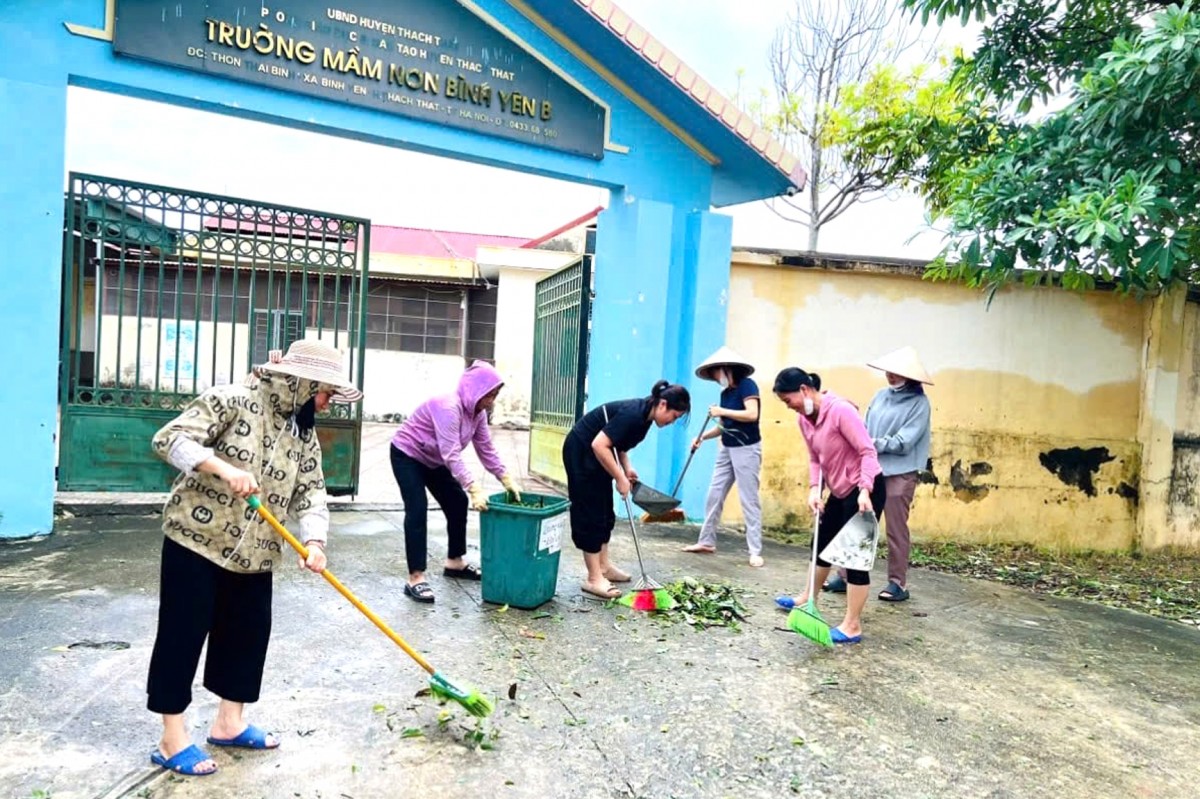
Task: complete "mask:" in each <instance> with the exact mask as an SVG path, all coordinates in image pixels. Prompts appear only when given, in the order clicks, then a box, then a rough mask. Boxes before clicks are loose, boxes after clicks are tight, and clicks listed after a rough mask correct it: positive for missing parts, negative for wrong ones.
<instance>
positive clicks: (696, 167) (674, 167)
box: [0, 0, 731, 537]
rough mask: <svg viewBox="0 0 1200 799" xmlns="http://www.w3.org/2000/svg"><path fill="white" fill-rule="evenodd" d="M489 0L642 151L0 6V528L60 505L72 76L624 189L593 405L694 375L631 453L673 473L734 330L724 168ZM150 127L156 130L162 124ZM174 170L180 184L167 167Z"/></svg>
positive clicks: (695, 473) (603, 228)
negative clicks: (228, 74) (538, 141)
mask: <svg viewBox="0 0 1200 799" xmlns="http://www.w3.org/2000/svg"><path fill="white" fill-rule="evenodd" d="M479 5H480V7H481V8H482V9H483V10H484V11H485V12H486V13H488V14H490V15H492V16H493V17H494V18H496V19H497V20H498V21H499V22H500V23H501V24H502V25H504V26H505V27H507V28H509V29H510V30H511V31H512V32H514V33H515V34H516V35H517V36H519V37H521V38H522V39H524V40H525V41H526V43H527V44H529V45H530V46H531V47H532V48H533V49H535V50H537V51H538V52H540V53H541V54H542V55H543V56H545V57H547V58H549V59H550V60H552V61H553V62H555V63H556V64H558V65H559V66H560V67H561V68H562V69H563V70H565V71H566V72H567V73H568V74H570V75H571V76H572V77H573V78H574V79H576V80H577V81H579V82H580V83H581V84H583V85H584V86H585V87H586V88H587V89H588V90H590V91H591V92H593V93H594V94H595V95H597V96H598V97H600V98H601V99H602V100H603V101H604V102H606V103H607V104H608V105H609V106H610V108H611V129H612V137H611V138H612V140H613V141H614V142H615V143H617V144H620V145H624V146H627V147H628V148H629V152H628V153H618V152H608V153H606V154H605V157H604V159H603V160H602V161H600V162H596V161H593V160H590V159H586V158H579V157H575V156H570V155H565V154H561V153H556V152H553V151H550V150H542V149H537V148H534V147H530V146H527V145H522V144H519V143H515V142H509V141H505V140H502V139H493V138H488V137H484V136H478V135H475V134H472V133H467V132H464V131H459V130H454V129H450V128H443V127H438V126H436V125H433V124H430V123H425V122H419V121H414V120H409V119H406V118H403V117H399V116H394V115H390V114H387V113H384V112H380V111H373V110H366V109H358V108H353V107H350V106H346V105H342V104H335V103H331V102H321V101H317V100H313V99H311V98H307V97H303V96H301V95H294V94H287V93H285V92H281V91H276V90H272V89H267V88H261V87H256V86H251V85H247V84H242V83H237V82H233V81H229V80H224V79H219V78H214V77H208V76H205V75H202V74H199V73H193V72H187V71H183V70H179V69H173V68H168V67H160V66H156V65H153V64H149V63H144V62H139V61H134V60H130V59H125V58H120V59H119V58H117V57H116V56H114V55H113V52H112V46H111V44H110V43H109V42H105V41H99V40H95V39H89V38H84V37H78V36H74V35H72V34H70V33H69V32H68V31H67V30H66V29H65V27H64V24H63V23H64V22H72V23H76V24H80V25H88V26H93V27H97V28H99V27H103V18H104V2H103V0H63V2H57V3H45V2H40V0H26V1H25V2H9V3H5V4H3V5H2V7H0V125H2V126H3V127H0V130H4V132H5V133H4V137H5V142H4V143H5V146H4V147H3V148H0V218H3V219H4V220H5V222H6V225H7V227H8V233H7V234H6V237H5V245H6V246H5V251H4V254H3V256H0V257H3V258H4V261H5V263H4V266H5V268H6V273H7V274H9V275H11V274H13V273H14V272H17V271H19V272H20V273H21V274H23V275H25V276H26V280H24V281H23V288H22V290H21V291H19V292H18V291H14V290H12V284H10V286H9V288H8V289H6V290H5V291H4V292H0V319H4V321H5V323H6V324H5V330H6V337H5V338H4V339H2V340H0V370H2V371H0V373H4V374H8V375H20V376H21V379H20V380H19V381H13V380H7V381H5V387H4V388H3V389H0V391H2V392H3V397H4V399H7V400H8V402H6V403H5V408H6V411H7V412H8V413H9V420H10V425H9V426H8V430H9V433H8V435H9V440H8V441H6V452H8V453H20V455H19V456H17V457H12V456H11V455H10V457H8V458H5V459H4V460H3V461H0V514H2V515H0V537H22V536H29V535H36V534H41V533H46V532H48V531H49V530H50V527H51V521H52V507H53V491H54V470H53V467H54V460H55V453H54V435H55V428H56V421H55V417H56V407H57V375H58V371H57V370H58V364H57V361H58V352H59V342H58V317H59V307H60V261H61V249H62V212H63V203H62V191H63V188H64V185H65V182H64V177H65V174H64V173H65V170H66V169H67V168H69V167H70V165H69V164H64V138H65V130H66V118H65V111H66V87H67V85H68V84H70V85H77V86H84V87H89V88H94V89H100V90H105V91H111V92H116V93H120V94H125V95H130V96H136V97H143V98H148V99H154V100H160V101H164V102H169V103H174V104H178V105H184V106H190V107H194V108H199V109H203V110H208V111H217V112H220V113H226V114H231V115H235V116H239V117H245V118H250V119H257V120H260V121H267V122H272V123H276V124H281V125H288V126H291V127H296V128H301V129H307V130H313V131H318V132H322V133H330V134H334V135H339V136H344V137H349V138H356V139H362V140H366V141H372V142H376V143H382V144H386V145H390V146H396V147H403V148H406V149H411V150H417V151H421V152H427V153H432V154H436V155H443V156H449V157H454V158H459V159H464V160H469V161H475V162H478V163H483V164H490V165H496V166H504V167H509V168H516V169H521V170H524V171H528V172H532V173H536V174H541V175H546V176H550V177H555V178H561V179H566V180H574V181H578V182H583V183H588V184H592V185H599V186H605V187H608V188H610V189H612V190H613V192H614V193H613V200H612V203H611V207H610V209H609V210H608V211H606V212H605V213H604V214H603V215H602V217H601V221H600V225H599V235H598V242H597V256H596V290H597V298H596V306H595V311H594V313H595V316H594V323H595V328H594V337H593V342H592V368H591V370H590V373H589V389H590V397H591V401H592V403H593V404H594V403H595V402H597V401H603V400H607V399H611V398H618V397H626V396H640V395H642V394H644V393H645V392H646V391H647V390H648V389H649V387H650V385H651V384H652V383H653V382H654V380H656V379H658V378H659V377H666V378H668V379H671V380H673V381H681V382H685V385H688V386H689V388H693V389H695V391H694V394H695V395H696V400H695V405H696V409H697V410H696V414H694V415H693V418H692V420H691V421H690V425H689V426H690V428H691V430H690V431H689V429H687V428H685V427H684V426H681V425H676V426H675V428H673V429H671V430H668V431H664V433H665V434H664V435H654V436H651V437H650V439H649V440H648V441H647V443H646V444H644V445H643V449H642V450H639V452H638V453H637V457H636V459H635V461H636V463H637V464H638V466H639V468H640V469H641V470H642V474H643V477H644V478H645V479H646V480H647V482H650V483H652V484H654V485H660V486H667V487H668V489H669V484H670V482H671V481H672V480H673V478H674V477H675V476H676V475H677V474H678V468H679V467H680V466H681V465H682V462H683V459H684V458H685V457H686V446H687V442H688V441H689V440H690V435H693V434H694V431H695V428H698V426H699V423H700V414H701V413H702V412H703V408H704V407H706V406H707V404H708V402H709V401H710V399H709V398H708V396H709V394H711V393H712V392H711V390H708V389H711V386H709V385H708V384H703V383H700V382H699V381H696V380H695V379H694V378H692V377H691V369H692V367H693V366H694V365H695V362H696V361H697V359H699V358H702V357H704V356H705V355H707V354H708V353H709V352H710V351H711V350H713V349H715V348H716V347H717V346H719V345H720V344H721V343H722V341H723V338H724V330H725V310H724V296H725V292H726V289H727V284H728V278H729V253H730V233H731V223H730V220H729V219H728V218H726V217H723V216H720V215H716V214H712V213H709V212H708V208H709V207H710V198H711V196H712V195H711V192H712V187H713V169H712V167H711V166H710V165H709V164H707V163H706V162H705V161H704V160H702V159H701V158H700V157H698V156H697V155H696V153H695V152H693V151H692V150H690V149H689V148H687V147H686V146H685V145H684V144H683V143H682V142H681V141H680V140H679V139H678V138H676V137H675V136H674V135H672V134H671V133H670V132H669V131H667V130H666V129H665V128H664V127H662V126H661V125H660V124H659V123H658V122H656V121H655V120H654V119H652V118H651V117H650V116H648V115H647V114H646V113H644V112H643V111H642V110H641V109H640V108H638V107H637V106H636V105H635V104H634V103H632V102H631V101H630V100H629V99H627V98H626V97H624V96H623V95H621V94H620V93H619V92H617V91H616V90H615V89H613V87H611V86H610V85H608V84H607V83H606V82H604V80H602V79H601V78H600V77H598V76H597V75H595V74H594V73H592V72H591V71H590V70H589V69H588V68H587V67H586V66H585V65H583V64H582V63H580V62H579V61H578V60H577V59H576V58H575V57H574V56H572V55H571V53H570V52H568V51H567V50H566V49H565V48H563V47H561V46H560V45H559V44H557V43H556V42H555V41H554V40H553V39H551V38H550V37H548V36H547V35H545V34H544V33H543V32H542V31H541V30H540V29H538V28H537V26H535V25H534V24H533V23H531V22H530V21H529V20H527V19H526V18H525V17H523V16H521V15H520V14H519V13H517V12H516V11H515V10H514V9H513V8H512V7H511V6H509V5H508V4H507V3H505V2H502V0H484V1H483V2H480V3H479ZM580 13H586V12H583V11H580ZM580 44H582V45H585V46H586V42H581V43H580ZM634 88H635V89H636V87H634ZM72 124H75V125H86V124H87V123H86V120H76V121H73V123H72ZM146 135H149V136H152V135H154V132H153V130H147V134H146ZM219 156H220V154H219V153H215V154H187V155H186V157H210V158H213V159H214V168H219ZM181 157H185V154H181ZM114 177H120V176H119V175H116V176H114ZM388 177H389V176H388V175H381V176H380V178H381V179H383V180H386V179H388ZM396 177H397V179H399V177H400V176H396ZM163 182H170V181H169V176H163ZM711 457H712V456H711V448H709V452H708V453H707V454H703V455H701V456H698V457H697V463H695V464H693V467H692V469H691V471H690V473H689V479H688V486H689V488H692V487H694V486H701V484H702V483H703V484H705V485H706V484H707V472H708V470H709V467H710V466H711ZM704 460H707V461H708V463H704V462H703V461H704ZM686 498H687V502H686V504H685V509H686V510H687V511H688V512H689V515H692V516H696V515H698V514H699V511H700V505H701V503H702V501H703V486H701V488H700V490H699V491H696V490H688V491H687V493H686Z"/></svg>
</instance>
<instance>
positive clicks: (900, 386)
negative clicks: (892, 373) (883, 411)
mask: <svg viewBox="0 0 1200 799" xmlns="http://www.w3.org/2000/svg"><path fill="white" fill-rule="evenodd" d="M907 387H908V383H899V384H897V385H894V386H893V385H892V384H891V383H888V388H890V389H891V390H892V391H903V390H904V389H905V388H907Z"/></svg>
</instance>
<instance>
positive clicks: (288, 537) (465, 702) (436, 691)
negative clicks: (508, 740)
mask: <svg viewBox="0 0 1200 799" xmlns="http://www.w3.org/2000/svg"><path fill="white" fill-rule="evenodd" d="M246 502H247V503H249V505H250V507H251V508H253V509H254V510H256V511H258V515H259V516H262V517H263V518H264V519H266V521H267V524H269V525H271V527H272V528H274V530H275V532H277V533H279V535H281V536H283V539H284V540H285V541H287V542H288V543H289V544H291V545H292V549H294V550H296V551H297V552H299V553H300V557H302V558H305V559H306V560H307V559H308V548H307V547H305V546H304V545H303V544H301V543H300V542H299V541H297V540H296V537H295V536H294V535H292V534H291V533H289V532H288V531H287V528H286V527H284V526H283V525H282V524H280V523H279V520H278V519H276V518H275V516H274V514H272V513H271V511H269V510H267V508H266V506H265V505H263V504H262V500H260V499H259V498H258V497H257V496H255V495H254V494H251V495H250V496H249V497H247V498H246ZM321 576H322V577H324V578H325V579H326V580H327V581H328V582H329V584H330V585H332V586H333V587H334V588H336V589H337V590H338V593H339V594H341V595H342V596H344V597H346V599H348V600H350V604H351V605H354V607H356V608H358V609H359V610H360V611H362V614H363V615H364V616H366V617H367V618H368V619H370V620H371V621H372V622H373V623H374V624H375V626H376V627H378V628H379V629H380V630H382V631H383V633H384V635H386V636H387V637H388V638H391V639H392V641H393V643H395V644H396V645H397V646H399V647H400V648H401V649H403V650H404V651H405V653H407V654H408V656H409V657H410V658H412V659H413V660H415V661H416V662H417V665H418V666H420V667H421V668H423V669H425V671H427V672H429V675H430V677H429V690H430V692H431V693H432V694H433V695H434V696H436V697H438V698H440V699H443V700H453V701H455V702H457V703H458V704H460V705H462V706H463V708H465V709H466V711H467V712H468V713H470V714H471V715H472V716H478V717H480V718H483V717H485V716H489V715H491V713H492V711H493V710H495V707H494V706H493V705H492V702H491V700H489V699H488V698H487V697H485V696H484V695H483V694H481V693H479V691H476V690H475V689H474V688H470V687H466V686H458V685H455V684H454V683H453V682H451V681H450V680H449V679H448V678H446V677H445V676H444V675H442V673H441V672H439V671H437V670H435V669H434V668H433V666H432V665H430V663H429V661H427V660H426V659H425V658H423V657H421V655H420V654H419V653H418V652H417V651H416V650H415V649H413V648H412V647H411V646H409V645H408V642H407V641H405V640H404V639H403V638H401V637H400V636H399V635H397V634H396V632H395V631H394V630H392V628H391V627H389V626H388V625H387V623H386V622H384V620H383V619H381V618H379V617H378V616H376V615H375V614H374V613H373V612H372V611H371V609H370V608H368V607H367V606H366V605H364V604H363V603H362V601H361V600H360V599H359V598H358V597H356V596H355V595H354V594H352V593H350V589H349V588H347V587H346V586H344V585H342V582H341V580H339V579H338V578H336V577H334V576H333V573H332V572H331V571H329V569H325V570H324V571H322V572H321Z"/></svg>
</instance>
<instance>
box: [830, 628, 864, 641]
mask: <svg viewBox="0 0 1200 799" xmlns="http://www.w3.org/2000/svg"><path fill="white" fill-rule="evenodd" d="M829 638H830V640H832V641H833V642H834V643H835V644H857V643H858V642H859V641H861V640H862V636H861V635H846V634H845V633H844V632H842V631H841V630H839V629H838V628H837V627H833V628H831V629H830V630H829Z"/></svg>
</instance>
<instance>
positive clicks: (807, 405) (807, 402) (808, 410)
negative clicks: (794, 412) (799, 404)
mask: <svg viewBox="0 0 1200 799" xmlns="http://www.w3.org/2000/svg"><path fill="white" fill-rule="evenodd" d="M812 412H813V401H812V397H805V398H804V415H805V416H812Z"/></svg>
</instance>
